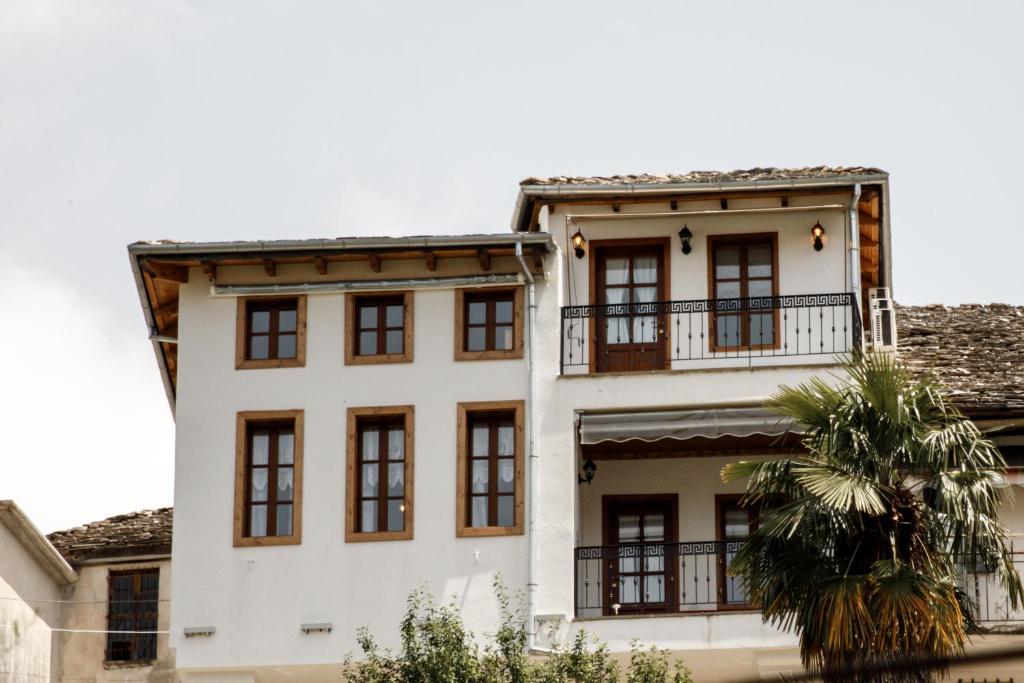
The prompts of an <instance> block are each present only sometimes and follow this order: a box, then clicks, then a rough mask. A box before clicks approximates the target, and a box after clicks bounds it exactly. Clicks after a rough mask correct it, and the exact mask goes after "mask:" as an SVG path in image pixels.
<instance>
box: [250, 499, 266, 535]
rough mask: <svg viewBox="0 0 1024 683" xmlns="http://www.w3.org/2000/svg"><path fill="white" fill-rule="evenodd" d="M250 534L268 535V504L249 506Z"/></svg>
mask: <svg viewBox="0 0 1024 683" xmlns="http://www.w3.org/2000/svg"><path fill="white" fill-rule="evenodd" d="M249 535H250V536H266V535H267V506H266V505H253V506H252V507H251V508H249Z"/></svg>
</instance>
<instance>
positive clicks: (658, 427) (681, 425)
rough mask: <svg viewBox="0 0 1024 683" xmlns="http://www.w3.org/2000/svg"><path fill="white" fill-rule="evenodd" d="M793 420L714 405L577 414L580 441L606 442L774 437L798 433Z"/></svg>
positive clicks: (758, 410) (762, 410) (584, 442)
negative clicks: (693, 407)
mask: <svg viewBox="0 0 1024 683" xmlns="http://www.w3.org/2000/svg"><path fill="white" fill-rule="evenodd" d="M801 431H802V430H801V429H799V428H798V427H797V426H796V424H795V423H794V422H793V420H791V419H789V418H784V417H779V416H778V415H776V414H774V413H770V412H768V411H767V410H764V409H763V408H715V409H709V410H657V411H649V412H640V413H589V414H588V413H583V414H582V415H580V443H581V444H583V445H591V444H598V443H603V442H606V441H615V442H622V441H630V440H633V439H638V440H640V441H658V440H659V439H677V440H680V441H682V440H684V439H691V438H693V437H695V436H700V437H704V438H709V439H714V438H717V437H719V436H737V437H744V436H752V435H754V434H764V435H767V436H776V435H780V434H785V433H787V432H797V433H799V432H801Z"/></svg>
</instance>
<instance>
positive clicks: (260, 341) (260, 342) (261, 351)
mask: <svg viewBox="0 0 1024 683" xmlns="http://www.w3.org/2000/svg"><path fill="white" fill-rule="evenodd" d="M269 355H270V340H269V339H268V338H267V337H249V359H250V360H264V359H265V358H267V356H269Z"/></svg>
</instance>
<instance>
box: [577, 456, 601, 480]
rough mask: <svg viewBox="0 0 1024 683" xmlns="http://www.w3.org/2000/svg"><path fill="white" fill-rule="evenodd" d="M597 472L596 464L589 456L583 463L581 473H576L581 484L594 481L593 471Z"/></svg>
mask: <svg viewBox="0 0 1024 683" xmlns="http://www.w3.org/2000/svg"><path fill="white" fill-rule="evenodd" d="M595 472H597V465H595V464H594V461H593V460H591V459H590V458H587V461H586V462H585V463H583V474H580V475H578V476H579V478H580V483H581V484H589V483H591V482H592V481H594V473H595Z"/></svg>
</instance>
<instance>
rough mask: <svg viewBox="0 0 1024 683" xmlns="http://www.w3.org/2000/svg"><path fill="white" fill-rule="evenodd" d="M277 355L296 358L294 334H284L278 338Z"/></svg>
mask: <svg viewBox="0 0 1024 683" xmlns="http://www.w3.org/2000/svg"><path fill="white" fill-rule="evenodd" d="M277 357H278V358H295V335H294V334H282V335H281V336H279V337H278V338H277Z"/></svg>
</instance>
